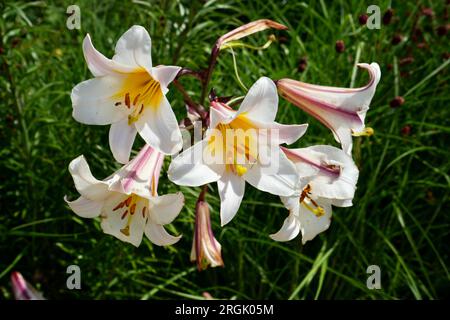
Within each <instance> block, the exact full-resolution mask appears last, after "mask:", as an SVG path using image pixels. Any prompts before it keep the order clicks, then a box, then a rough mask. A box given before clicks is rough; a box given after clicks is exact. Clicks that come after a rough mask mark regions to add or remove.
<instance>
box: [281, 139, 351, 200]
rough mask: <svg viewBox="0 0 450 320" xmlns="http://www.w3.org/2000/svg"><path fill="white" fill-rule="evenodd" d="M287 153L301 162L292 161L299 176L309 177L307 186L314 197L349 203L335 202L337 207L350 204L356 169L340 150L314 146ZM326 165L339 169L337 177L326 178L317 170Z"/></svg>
mask: <svg viewBox="0 0 450 320" xmlns="http://www.w3.org/2000/svg"><path fill="white" fill-rule="evenodd" d="M288 153H289V154H292V155H294V156H298V157H301V158H302V159H304V161H302V160H299V159H300V158H299V159H293V161H294V162H295V163H296V167H297V171H298V172H299V175H300V176H301V177H309V179H308V180H309V181H308V183H309V184H310V186H311V188H312V191H311V192H312V193H313V194H314V196H315V197H320V198H327V199H336V200H349V201H346V202H339V201H337V202H336V203H337V205H339V206H349V205H351V199H353V196H354V194H355V189H356V182H357V181H358V175H359V170H358V168H357V167H356V165H355V163H354V162H353V159H352V158H351V157H350V156H349V155H347V154H346V153H345V152H344V151H343V150H341V149H339V148H335V147H332V146H327V145H317V146H311V147H308V148H300V149H290V150H289V151H288ZM326 165H335V166H337V167H340V168H341V170H340V172H339V174H337V175H330V174H328V173H327V171H325V170H323V169H321V168H325V167H326Z"/></svg>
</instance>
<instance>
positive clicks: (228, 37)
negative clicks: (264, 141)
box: [217, 19, 287, 48]
mask: <svg viewBox="0 0 450 320" xmlns="http://www.w3.org/2000/svg"><path fill="white" fill-rule="evenodd" d="M269 28H271V29H277V30H286V29H287V27H286V26H284V25H282V24H280V23H278V22H275V21H272V20H269V19H261V20H256V21H253V22H250V23H247V24H245V25H243V26H240V27H239V28H236V29H234V30H232V31H230V32H228V33H227V34H225V35H223V36H222V37H220V38H219V40H217V47H218V48H220V47H222V46H223V45H224V44H226V43H228V42H231V41H235V40H239V39H241V38H244V37H247V36H249V35H251V34H254V33H256V32H259V31H263V30H266V29H269Z"/></svg>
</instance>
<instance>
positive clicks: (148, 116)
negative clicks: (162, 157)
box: [135, 96, 183, 154]
mask: <svg viewBox="0 0 450 320" xmlns="http://www.w3.org/2000/svg"><path fill="white" fill-rule="evenodd" d="M135 125H136V129H137V130H138V132H139V134H140V135H141V137H142V138H143V139H144V140H145V142H146V143H148V144H149V145H151V146H152V147H154V148H156V149H158V150H159V151H161V152H162V153H164V154H175V153H177V152H178V151H180V149H181V148H182V147H183V138H182V136H181V131H180V128H179V127H178V121H177V118H176V117H175V114H174V113H173V110H172V108H171V106H170V103H169V101H168V100H167V98H166V97H165V96H163V97H162V100H161V104H160V105H159V106H158V107H156V108H155V107H146V108H144V112H143V113H142V115H141V116H140V117H139V119H138V120H137V121H136V123H135Z"/></svg>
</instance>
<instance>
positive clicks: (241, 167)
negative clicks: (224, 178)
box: [236, 164, 247, 177]
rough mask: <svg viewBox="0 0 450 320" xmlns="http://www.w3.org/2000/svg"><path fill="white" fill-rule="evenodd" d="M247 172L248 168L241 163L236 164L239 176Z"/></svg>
mask: <svg viewBox="0 0 450 320" xmlns="http://www.w3.org/2000/svg"><path fill="white" fill-rule="evenodd" d="M246 172H247V168H246V167H244V166H241V165H239V164H238V165H236V173H237V175H238V176H239V177H242V176H243V175H244V174H245V173H246Z"/></svg>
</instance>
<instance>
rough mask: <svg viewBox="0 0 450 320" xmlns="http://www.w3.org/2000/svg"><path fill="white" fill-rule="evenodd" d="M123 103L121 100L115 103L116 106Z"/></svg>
mask: <svg viewBox="0 0 450 320" xmlns="http://www.w3.org/2000/svg"><path fill="white" fill-rule="evenodd" d="M121 104H122V102H120V101H118V102H116V103H114V105H115V106H116V107H118V106H120V105H121Z"/></svg>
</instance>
